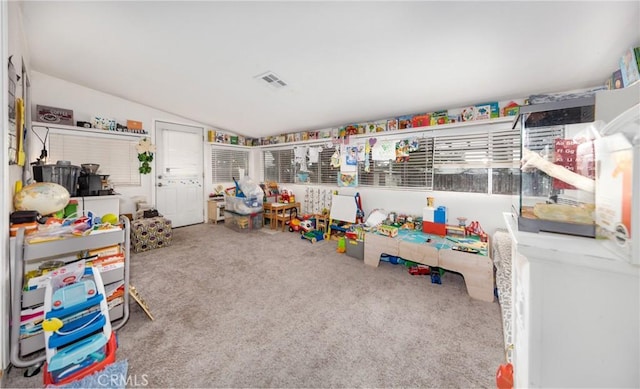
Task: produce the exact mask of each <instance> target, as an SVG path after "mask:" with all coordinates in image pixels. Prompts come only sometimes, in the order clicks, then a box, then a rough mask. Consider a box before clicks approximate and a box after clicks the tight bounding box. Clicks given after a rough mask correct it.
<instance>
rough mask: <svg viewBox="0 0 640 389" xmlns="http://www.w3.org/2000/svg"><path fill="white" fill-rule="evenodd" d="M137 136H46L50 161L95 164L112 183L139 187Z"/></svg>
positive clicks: (53, 134)
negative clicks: (135, 137)
mask: <svg viewBox="0 0 640 389" xmlns="http://www.w3.org/2000/svg"><path fill="white" fill-rule="evenodd" d="M137 144H138V139H133V140H132V139H115V138H91V137H87V136H78V135H68V134H56V133H52V134H50V135H49V160H50V161H53V163H55V162H56V161H70V162H71V164H72V165H77V166H80V165H81V164H83V163H97V164H99V165H100V169H99V171H98V173H99V174H108V175H109V180H111V182H112V183H113V184H114V185H121V186H139V185H140V172H139V171H138V168H139V165H140V162H139V161H138V151H137V149H136V145H137Z"/></svg>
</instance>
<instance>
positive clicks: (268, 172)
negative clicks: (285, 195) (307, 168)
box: [263, 148, 295, 184]
mask: <svg viewBox="0 0 640 389" xmlns="http://www.w3.org/2000/svg"><path fill="white" fill-rule="evenodd" d="M263 163H264V165H263V166H264V180H265V181H275V182H278V183H284V184H290V183H293V182H294V180H293V179H294V177H295V166H294V163H293V148H290V149H281V150H265V151H264V153H263Z"/></svg>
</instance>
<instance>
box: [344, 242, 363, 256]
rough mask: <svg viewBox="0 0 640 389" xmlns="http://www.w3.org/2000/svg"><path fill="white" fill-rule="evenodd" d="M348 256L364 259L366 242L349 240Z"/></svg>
mask: <svg viewBox="0 0 640 389" xmlns="http://www.w3.org/2000/svg"><path fill="white" fill-rule="evenodd" d="M346 254H347V255H348V256H350V257H353V258H357V259H364V242H363V241H360V240H355V239H347V250H346Z"/></svg>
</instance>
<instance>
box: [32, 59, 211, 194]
mask: <svg viewBox="0 0 640 389" xmlns="http://www.w3.org/2000/svg"><path fill="white" fill-rule="evenodd" d="M31 80H32V81H31V85H32V87H31V90H32V93H31V96H32V99H31V100H32V103H33V104H32V109H34V110H35V107H36V105H47V106H53V107H58V108H66V109H71V110H73V116H74V120H76V121H77V120H81V121H91V118H92V117H93V116H107V117H111V118H114V119H115V120H116V121H117V122H118V123H121V124H126V121H127V119H130V120H137V121H140V122H142V123H143V128H144V129H145V130H147V131H148V132H149V134H150V135H151V139H152V140H153V142H154V143H155V131H154V128H153V126H154V121H155V120H162V121H168V122H174V123H180V124H189V125H194V126H200V127H204V129H205V131H206V130H207V129H208V128H210V127H209V126H206V125H203V124H201V123H197V122H194V121H192V120H188V119H185V118H182V117H179V116H176V115H173V114H170V113H167V112H164V111H160V110H157V109H154V108H151V107H147V106H145V105H142V104H138V103H134V102H131V101H128V100H125V99H122V98H120V97H117V96H113V95H109V94H106V93H102V92H99V91H96V90H93V89H89V88H86V87H84V86H81V85H78V84H74V83H71V82H68V81H65V80H62V79H59V78H56V77H52V76H49V75H47V74H44V73H40V72H35V71H34V72H33V75H32V79H31ZM167 93H170V91H167ZM34 117H35V115H34ZM34 150H35V151H32V154H31V155H30V156H29V160H30V161H35V159H36V158H37V156H38V155H37V153H39V150H40V145H35V149H34ZM207 150H208V149H207V148H205V152H204V154H205V158H207V156H208V153H207ZM36 151H37V153H36ZM155 172H156V169H155V161H154V162H153V163H152V171H151V174H146V175H143V176H142V184H141V186H135V187H128V186H122V187H116V191H117V192H118V193H121V194H122V195H124V196H129V197H131V196H145V197H146V198H147V199H148V201H150V202H153V201H154V200H155V193H154V192H155V191H154V185H155ZM205 179H206V176H205ZM208 181H210V179H209V180H208Z"/></svg>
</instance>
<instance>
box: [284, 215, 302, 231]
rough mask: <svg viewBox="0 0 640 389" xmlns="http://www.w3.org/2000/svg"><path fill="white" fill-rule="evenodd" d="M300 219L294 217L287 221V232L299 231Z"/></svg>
mask: <svg viewBox="0 0 640 389" xmlns="http://www.w3.org/2000/svg"><path fill="white" fill-rule="evenodd" d="M300 223H301V221H300V219H297V218H294V219H291V220H290V221H288V222H287V224H289V232H294V231H300Z"/></svg>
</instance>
